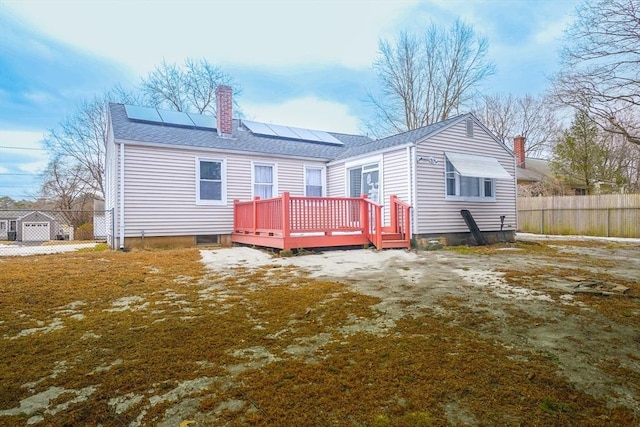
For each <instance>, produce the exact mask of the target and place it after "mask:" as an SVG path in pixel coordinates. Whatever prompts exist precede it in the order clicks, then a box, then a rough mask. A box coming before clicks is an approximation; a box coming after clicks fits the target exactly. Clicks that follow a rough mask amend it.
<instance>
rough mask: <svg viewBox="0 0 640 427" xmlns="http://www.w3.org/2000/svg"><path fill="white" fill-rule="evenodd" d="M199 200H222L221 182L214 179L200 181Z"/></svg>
mask: <svg viewBox="0 0 640 427" xmlns="http://www.w3.org/2000/svg"><path fill="white" fill-rule="evenodd" d="M200 199H201V200H222V183H221V182H215V181H200Z"/></svg>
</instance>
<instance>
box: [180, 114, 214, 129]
mask: <svg viewBox="0 0 640 427" xmlns="http://www.w3.org/2000/svg"><path fill="white" fill-rule="evenodd" d="M187 115H188V116H189V117H190V118H191V120H192V121H193V123H195V125H196V127H198V128H203V129H217V128H218V121H217V120H216V118H215V116H206V115H204V114H195V113H187Z"/></svg>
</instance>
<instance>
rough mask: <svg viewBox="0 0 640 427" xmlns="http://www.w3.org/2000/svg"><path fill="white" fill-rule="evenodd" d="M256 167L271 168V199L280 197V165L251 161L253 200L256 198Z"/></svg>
mask: <svg viewBox="0 0 640 427" xmlns="http://www.w3.org/2000/svg"><path fill="white" fill-rule="evenodd" d="M256 166H271V173H272V181H273V182H272V183H271V185H272V188H271V197H278V195H279V193H278V164H277V163H273V162H263V161H255V160H252V161H251V199H254V198H255V197H256V179H255V178H256Z"/></svg>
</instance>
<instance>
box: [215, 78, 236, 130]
mask: <svg viewBox="0 0 640 427" xmlns="http://www.w3.org/2000/svg"><path fill="white" fill-rule="evenodd" d="M216 111H217V122H218V123H217V124H218V136H231V134H232V133H233V90H232V89H231V87H230V86H226V85H220V86H218V87H217V88H216Z"/></svg>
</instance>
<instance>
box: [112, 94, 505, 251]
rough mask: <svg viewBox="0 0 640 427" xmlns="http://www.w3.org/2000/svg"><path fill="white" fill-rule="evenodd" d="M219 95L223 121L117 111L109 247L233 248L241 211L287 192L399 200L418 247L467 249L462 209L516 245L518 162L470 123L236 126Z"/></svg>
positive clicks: (468, 119)
mask: <svg viewBox="0 0 640 427" xmlns="http://www.w3.org/2000/svg"><path fill="white" fill-rule="evenodd" d="M216 95H217V103H218V106H217V107H218V108H217V111H218V117H212V116H204V115H196V114H191V113H189V114H187V113H179V112H172V111H163V110H156V109H151V108H142V107H135V106H129V105H122V104H110V106H109V134H108V142H107V153H106V192H107V194H106V195H105V196H106V197H105V203H106V206H105V207H106V210H107V211H109V210H111V209H113V212H114V215H115V218H114V230H113V231H112V230H107V234H108V236H107V237H108V241H109V242H110V243H111V244H112V246H113V247H119V248H124V247H132V246H138V245H140V244H142V243H143V242H144V243H145V244H149V245H152V244H159V245H169V244H171V245H194V244H198V243H228V242H229V241H230V240H229V236H230V235H231V232H232V230H233V227H234V218H233V215H234V203H233V201H234V200H240V201H247V200H251V199H253V198H254V197H260V198H262V199H264V198H270V197H275V196H278V195H280V194H283V193H284V192H289V193H290V194H291V195H292V196H329V197H359V196H360V195H361V194H366V195H367V196H368V198H369V199H372V200H374V201H376V202H378V203H380V204H383V205H384V204H385V203H386V202H387V201H388V200H389V197H390V196H391V195H397V196H398V198H399V199H400V200H403V201H404V202H406V203H408V204H410V205H411V206H412V209H411V223H412V227H411V230H412V234H413V237H415V238H416V239H420V238H424V239H430V238H443V239H446V240H447V243H449V244H455V243H457V242H461V241H466V239H469V236H470V234H469V230H468V228H467V226H466V224H465V221H464V219H463V218H462V216H461V215H460V210H461V209H468V210H470V211H471V213H472V214H473V216H474V217H475V220H476V222H477V224H478V226H479V228H480V230H481V231H483V232H484V233H485V235H486V236H487V237H488V238H489V240H490V241H491V240H492V239H493V240H494V241H495V240H496V239H503V238H507V239H512V238H513V237H514V231H515V228H516V181H515V161H514V155H513V153H512V152H511V150H509V149H508V148H507V147H506V146H504V145H503V144H502V143H501V142H499V141H498V140H497V139H496V138H495V137H494V136H493V135H492V133H491V132H490V131H489V130H488V129H487V128H486V127H485V126H484V125H482V124H481V123H480V122H479V121H478V119H477V118H476V117H475V116H473V115H472V114H463V115H460V116H457V117H453V118H450V119H448V120H445V121H443V122H440V123H436V124H433V125H430V126H427V127H423V128H420V129H416V130H412V131H409V132H405V133H402V134H399V135H394V136H391V137H388V138H384V139H380V140H371V139H370V138H368V137H366V136H360V135H347V134H342V133H333V132H331V133H330V132H324V131H312V130H309V129H300V128H293V127H287V126H279V125H273V124H266V123H259V122H254V121H248V120H237V119H233V118H232V111H231V105H232V99H231V89H230V88H228V87H225V86H221V87H219V88H218V90H217V92H216ZM384 215H385V219H387V220H388V219H389V216H390V214H389V212H388V210H385V211H384ZM501 216H504V217H505V218H504V220H503V221H504V222H502V223H501Z"/></svg>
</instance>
